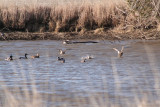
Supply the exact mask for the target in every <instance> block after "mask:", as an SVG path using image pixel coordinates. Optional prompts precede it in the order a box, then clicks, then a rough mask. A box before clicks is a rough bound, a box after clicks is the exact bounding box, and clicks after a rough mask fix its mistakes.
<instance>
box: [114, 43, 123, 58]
mask: <svg viewBox="0 0 160 107" xmlns="http://www.w3.org/2000/svg"><path fill="white" fill-rule="evenodd" d="M113 49H114V50H115V51H117V53H118V57H119V58H120V57H122V55H123V49H124V46H122V49H121V50H120V51H119V50H118V49H116V48H113Z"/></svg>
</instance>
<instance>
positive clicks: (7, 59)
mask: <svg viewBox="0 0 160 107" xmlns="http://www.w3.org/2000/svg"><path fill="white" fill-rule="evenodd" d="M5 60H6V61H12V60H13V56H12V55H10V57H8V58H6V59H5Z"/></svg>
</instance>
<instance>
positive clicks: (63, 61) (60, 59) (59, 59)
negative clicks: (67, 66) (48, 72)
mask: <svg viewBox="0 0 160 107" xmlns="http://www.w3.org/2000/svg"><path fill="white" fill-rule="evenodd" d="M57 60H58V61H60V62H62V63H65V59H64V58H61V57H58V59H57Z"/></svg>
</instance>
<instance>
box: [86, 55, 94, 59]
mask: <svg viewBox="0 0 160 107" xmlns="http://www.w3.org/2000/svg"><path fill="white" fill-rule="evenodd" d="M85 58H86V59H93V56H91V55H87V56H86V57H85Z"/></svg>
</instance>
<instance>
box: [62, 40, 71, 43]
mask: <svg viewBox="0 0 160 107" xmlns="http://www.w3.org/2000/svg"><path fill="white" fill-rule="evenodd" d="M71 43H72V42H71V41H70V40H65V41H63V44H71Z"/></svg>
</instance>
